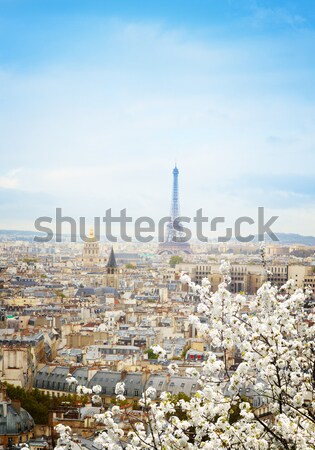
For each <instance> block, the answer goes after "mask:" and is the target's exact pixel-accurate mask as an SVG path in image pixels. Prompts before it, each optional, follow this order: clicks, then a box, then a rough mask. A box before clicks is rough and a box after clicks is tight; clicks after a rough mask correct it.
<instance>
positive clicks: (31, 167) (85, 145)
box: [0, 0, 315, 234]
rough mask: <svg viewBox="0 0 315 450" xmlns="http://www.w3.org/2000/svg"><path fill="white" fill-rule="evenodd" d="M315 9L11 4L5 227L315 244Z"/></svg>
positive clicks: (1, 201)
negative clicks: (145, 225)
mask: <svg viewBox="0 0 315 450" xmlns="http://www.w3.org/2000/svg"><path fill="white" fill-rule="evenodd" d="M314 48H315V4H314V2H313V1H277V0H276V1H251V0H248V1H246V0H244V1H241V0H238V1H236V0H207V1H206V0H194V1H192V0H191V1H185V0H180V1H177V0H176V1H160V0H159V1H154V2H153V1H152V2H149V1H135V0H129V1H127V0H126V1H121V0H112V1H95V0H85V1H83V0H73V1H70V0H62V1H61V0H60V1H58V0H54V1H50V0H45V1H42V0H40V1H28V0H0V136H1V139H0V155H1V164H0V228H14V229H32V228H33V223H34V220H35V218H36V217H38V216H41V215H52V216H53V215H54V211H55V208H56V207H61V208H63V211H64V213H65V214H68V215H73V216H75V217H77V216H85V217H87V218H88V220H89V218H90V219H91V218H92V217H94V216H102V215H103V213H104V211H105V209H107V208H112V209H113V211H114V212H118V211H119V210H120V209H122V208H125V207H126V208H127V210H128V212H129V213H130V214H131V215H132V216H134V217H137V216H140V215H149V216H152V217H153V218H159V217H161V216H164V215H167V214H168V211H169V203H170V190H171V170H172V167H173V164H174V161H175V160H176V161H177V163H178V166H179V170H180V195H181V207H182V213H183V214H185V215H192V214H193V213H194V211H195V210H196V209H197V208H200V207H202V208H203V209H204V212H205V214H207V215H208V216H209V217H214V216H226V217H227V221H228V222H229V221H233V220H234V219H235V218H236V217H238V216H240V215H246V214H247V215H253V216H254V217H255V216H256V214H257V213H256V211H257V207H258V206H265V208H266V211H267V214H270V215H271V214H276V215H279V220H278V223H277V230H278V231H286V232H299V233H301V234H315V232H314V230H315V226H314V225H315V224H314V217H315V215H314V212H315V181H314V180H315V178H314V170H315V169H314V162H315V129H314V123H315V103H314V101H315V90H314V83H315V67H314V66H315V58H314Z"/></svg>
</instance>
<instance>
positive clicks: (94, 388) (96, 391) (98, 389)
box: [92, 384, 102, 394]
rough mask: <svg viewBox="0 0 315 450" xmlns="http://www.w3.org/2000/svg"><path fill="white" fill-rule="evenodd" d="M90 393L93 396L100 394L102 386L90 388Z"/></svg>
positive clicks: (97, 385)
mask: <svg viewBox="0 0 315 450" xmlns="http://www.w3.org/2000/svg"><path fill="white" fill-rule="evenodd" d="M92 391H93V392H94V394H100V393H101V392H102V386H100V385H99V384H96V385H95V386H93V387H92Z"/></svg>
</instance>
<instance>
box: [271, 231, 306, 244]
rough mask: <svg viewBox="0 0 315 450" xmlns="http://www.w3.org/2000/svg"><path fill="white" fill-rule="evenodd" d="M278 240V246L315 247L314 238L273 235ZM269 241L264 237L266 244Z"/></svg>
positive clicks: (294, 235) (294, 234)
mask: <svg viewBox="0 0 315 450" xmlns="http://www.w3.org/2000/svg"><path fill="white" fill-rule="evenodd" d="M275 234H276V236H277V237H278V239H279V243H280V244H287V245H292V244H301V245H309V246H315V237H314V236H302V235H300V234H296V233H275ZM270 241H271V239H270V238H269V239H268V237H266V242H270Z"/></svg>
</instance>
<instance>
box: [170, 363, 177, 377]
mask: <svg viewBox="0 0 315 450" xmlns="http://www.w3.org/2000/svg"><path fill="white" fill-rule="evenodd" d="M167 369H168V371H169V373H170V374H171V375H176V374H177V373H178V372H179V369H178V365H177V364H176V363H171V364H169V365H168V367H167Z"/></svg>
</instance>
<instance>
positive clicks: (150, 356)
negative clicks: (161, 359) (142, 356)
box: [146, 348, 158, 359]
mask: <svg viewBox="0 0 315 450" xmlns="http://www.w3.org/2000/svg"><path fill="white" fill-rule="evenodd" d="M146 353H147V354H148V359H158V355H156V354H155V353H154V351H153V350H152V348H149V349H148V350H147V351H146Z"/></svg>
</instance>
